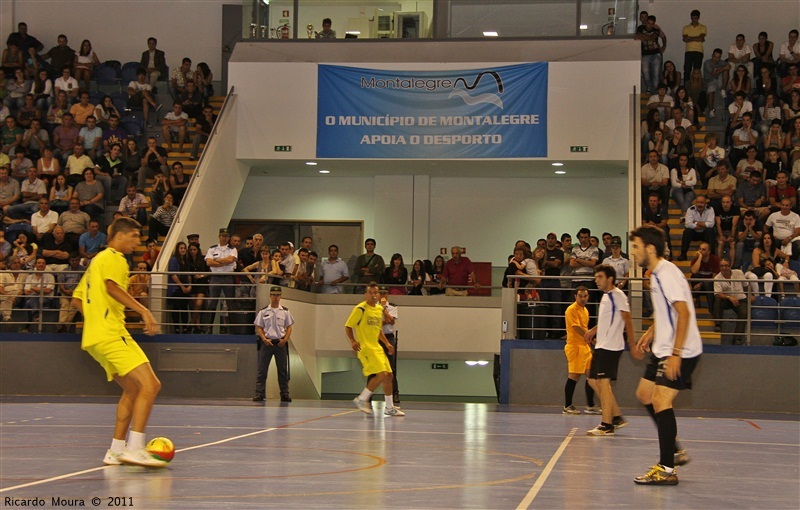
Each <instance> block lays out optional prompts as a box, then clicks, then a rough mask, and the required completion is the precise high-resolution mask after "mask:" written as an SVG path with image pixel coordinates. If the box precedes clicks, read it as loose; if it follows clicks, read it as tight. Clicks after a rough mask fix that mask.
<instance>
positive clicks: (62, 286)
mask: <svg viewBox="0 0 800 510" xmlns="http://www.w3.org/2000/svg"><path fill="white" fill-rule="evenodd" d="M83 271H84V268H83V266H81V256H80V255H78V252H75V251H73V252H71V253H70V254H69V266H67V267H66V269H63V270H61V271H60V272H59V273H58V275H57V277H56V279H57V281H58V291H59V293H60V294H61V298H60V303H59V304H60V307H59V312H58V327H57V328H56V333H63V332H65V331H69V330H70V329H71V328H72V326H73V324H72V323H73V321H74V320H75V316H76V315H77V314H78V308H77V307H76V306H75V305H74V304H72V293H73V291H74V290H75V287H77V286H78V282H79V281H81V277H83Z"/></svg>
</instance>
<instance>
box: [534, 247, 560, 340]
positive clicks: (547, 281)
mask: <svg viewBox="0 0 800 510" xmlns="http://www.w3.org/2000/svg"><path fill="white" fill-rule="evenodd" d="M544 249H545V252H544V260H542V272H543V273H544V275H545V276H551V277H552V278H544V279H542V283H540V284H539V298H540V300H541V301H542V302H544V303H545V304H546V305H547V306H549V307H550V310H549V311H550V313H549V315H550V317H548V319H547V322H548V327H549V328H550V329H549V331H548V332H547V337H548V338H561V336H562V335H563V331H564V327H563V325H562V324H561V321H562V319H561V317H563V315H564V314H563V312H562V305H561V303H560V301H561V282H560V281H559V279H558V276H560V275H561V268H562V267H563V266H564V251H563V250H561V248H559V247H558V236H557V235H556V233H555V232H550V233H549V234H547V237H546V239H545V247H544Z"/></svg>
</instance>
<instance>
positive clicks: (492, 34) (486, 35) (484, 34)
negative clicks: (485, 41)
mask: <svg viewBox="0 0 800 510" xmlns="http://www.w3.org/2000/svg"><path fill="white" fill-rule="evenodd" d="M483 36H484V37H497V32H495V31H493V30H489V31H486V32H484V33H483Z"/></svg>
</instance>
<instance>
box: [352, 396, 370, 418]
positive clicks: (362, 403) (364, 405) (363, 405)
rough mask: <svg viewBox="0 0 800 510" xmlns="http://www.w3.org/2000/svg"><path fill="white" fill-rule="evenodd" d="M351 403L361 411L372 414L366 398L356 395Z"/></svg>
mask: <svg viewBox="0 0 800 510" xmlns="http://www.w3.org/2000/svg"><path fill="white" fill-rule="evenodd" d="M353 403H354V404H355V405H356V407H357V408H358V410H359V411H361V412H362V413H366V414H372V405H370V403H369V402H367V401H366V400H361V399H360V398H358V397H356V398H354V399H353Z"/></svg>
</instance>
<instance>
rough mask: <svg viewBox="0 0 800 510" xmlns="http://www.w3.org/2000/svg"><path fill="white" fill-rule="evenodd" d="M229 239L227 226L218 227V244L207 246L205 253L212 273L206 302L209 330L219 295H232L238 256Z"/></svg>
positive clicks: (226, 297)
mask: <svg viewBox="0 0 800 510" xmlns="http://www.w3.org/2000/svg"><path fill="white" fill-rule="evenodd" d="M230 239H231V234H230V232H229V231H228V229H227V228H221V229H219V244H215V245H214V246H212V247H211V248H209V249H208V253H206V264H208V267H209V269H210V270H211V272H212V273H214V274H213V275H212V276H211V278H209V279H208V283H209V285H210V287H211V288H210V289H209V292H210V297H211V299H210V300H209V302H208V313H207V314H206V317H207V318H206V320H205V324H206V325H207V326H208V330H209V332H210V330H211V327H210V325H211V324H213V323H214V313H216V311H217V302H218V301H219V297H220V295H222V294H225V299H233V297H234V281H233V272H234V271H235V270H236V261H237V260H238V258H239V257H238V252H237V250H236V248H234V247H232V246H230V245H229V244H228V242H229V241H230ZM229 308H230V307H229Z"/></svg>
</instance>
